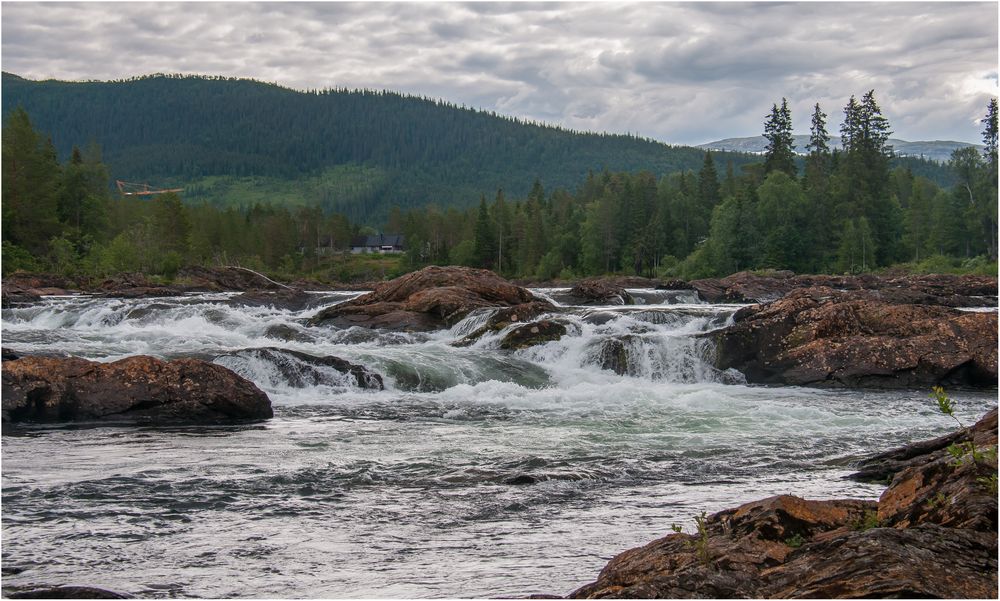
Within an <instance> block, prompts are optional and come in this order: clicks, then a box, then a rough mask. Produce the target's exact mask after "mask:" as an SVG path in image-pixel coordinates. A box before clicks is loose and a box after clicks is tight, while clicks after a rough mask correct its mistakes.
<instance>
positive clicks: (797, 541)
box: [785, 533, 805, 549]
mask: <svg viewBox="0 0 1000 601" xmlns="http://www.w3.org/2000/svg"><path fill="white" fill-rule="evenodd" d="M804 542H805V539H803V538H802V535H801V534H799V533H795V535H793V536H790V537H788V538H786V539H785V544H786V545H788V546H789V547H791V548H793V549H798V548H799V547H801V546H802V543H804Z"/></svg>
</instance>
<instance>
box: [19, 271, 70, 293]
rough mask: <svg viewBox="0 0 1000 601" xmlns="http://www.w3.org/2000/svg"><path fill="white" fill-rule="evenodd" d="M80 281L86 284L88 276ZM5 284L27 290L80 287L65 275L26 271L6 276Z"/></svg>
mask: <svg viewBox="0 0 1000 601" xmlns="http://www.w3.org/2000/svg"><path fill="white" fill-rule="evenodd" d="M80 283H83V284H86V283H87V282H86V278H84V281H83V282H80ZM3 286H4V288H6V287H7V286H11V287H13V288H22V289H25V290H40V289H43V288H52V289H60V290H76V289H77V288H79V285H78V282H76V281H74V280H71V279H70V278H67V277H65V276H61V275H56V274H54V273H29V272H26V271H18V272H14V273H12V274H10V275H8V276H6V277H5V278H4V279H3Z"/></svg>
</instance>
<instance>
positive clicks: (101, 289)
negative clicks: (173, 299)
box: [92, 273, 185, 298]
mask: <svg viewBox="0 0 1000 601" xmlns="http://www.w3.org/2000/svg"><path fill="white" fill-rule="evenodd" d="M92 291H93V292H94V293H95V294H97V295H100V296H105V297H108V298H148V297H154V296H181V295H182V294H184V292H185V290H184V289H182V288H180V287H178V286H161V285H159V284H156V283H154V282H151V281H150V280H149V278H147V277H146V276H145V275H144V274H141V273H119V274H117V275H114V276H111V277H109V278H105V279H104V280H101V281H100V282H99V283H98V284H97V285H96V286H94V287H93V288H92Z"/></svg>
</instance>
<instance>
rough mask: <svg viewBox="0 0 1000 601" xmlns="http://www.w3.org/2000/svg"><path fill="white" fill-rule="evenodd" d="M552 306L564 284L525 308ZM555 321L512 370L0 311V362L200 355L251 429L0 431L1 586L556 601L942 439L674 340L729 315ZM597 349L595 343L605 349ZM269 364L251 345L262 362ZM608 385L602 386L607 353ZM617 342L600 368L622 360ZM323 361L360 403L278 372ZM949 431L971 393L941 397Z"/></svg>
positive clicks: (47, 304) (201, 328) (201, 322)
mask: <svg viewBox="0 0 1000 601" xmlns="http://www.w3.org/2000/svg"><path fill="white" fill-rule="evenodd" d="M535 292H536V293H537V294H539V295H543V296H546V297H548V298H550V299H552V300H553V301H555V302H556V303H566V302H567V297H566V291H565V290H560V289H542V290H536V291H535ZM631 292H632V294H633V296H635V297H636V298H638V299H640V301H641V302H643V303H644V304H642V305H637V306H627V307H620V306H617V307H616V306H609V307H569V308H568V310H567V313H566V314H565V315H561V316H560V317H559V318H560V319H562V320H564V322H565V323H566V325H567V329H568V332H569V333H568V335H567V336H564V337H563V338H562V339H561V340H558V341H555V342H549V343H547V344H544V345H541V346H537V347H534V348H530V349H525V350H521V351H515V352H508V351H502V350H500V349H499V346H498V344H499V337H498V336H497V335H491V336H487V337H485V338H483V339H480V340H479V341H478V342H476V343H474V344H473V345H471V346H469V347H465V348H458V347H455V346H453V345H452V344H451V343H452V342H454V341H456V340H458V339H460V338H462V337H463V336H464V335H465V334H467V333H468V332H470V331H472V330H474V329H475V327H476V325H477V324H479V323H482V320H483V319H484V317H485V316H484V314H482V313H479V314H473V315H471V316H469V317H468V318H467V319H466V320H465V321H463V322H462V323H459V324H457V325H456V326H455V327H453V328H452V329H451V330H447V331H442V332H435V333H431V334H403V333H384V332H383V333H379V332H372V331H368V330H363V329H360V328H350V329H336V328H333V327H325V326H320V327H309V326H306V325H305V319H306V318H308V317H309V316H311V315H312V314H314V313H315V312H316V310H317V309H318V308H319V307H322V306H325V305H329V304H331V303H335V302H340V301H343V300H346V299H349V298H353V297H354V296H356V294H357V293H331V292H323V293H315V294H314V301H313V302H311V303H310V306H309V307H307V308H305V309H303V310H299V311H291V310H284V309H275V308H271V307H246V306H240V305H239V304H238V303H235V302H234V301H233V298H234V295H232V294H198V295H189V296H185V297H172V298H155V299H137V300H118V299H106V298H94V297H88V296H67V297H48V298H46V299H45V300H44V301H43V302H42V303H40V304H37V305H33V306H30V307H20V308H12V309H4V310H3V321H2V326H3V330H2V334H3V345H4V347H5V348H9V349H12V350H14V351H19V352H23V353H47V354H68V355H74V356H81V357H86V358H90V359H96V360H100V361H111V360H115V359H119V358H122V357H126V356H130V355H136V354H149V355H154V356H158V357H163V358H176V357H197V358H202V359H208V360H212V361H215V362H216V363H219V364H221V365H224V366H226V367H229V368H230V369H233V370H234V371H236V372H237V373H239V374H241V375H243V376H245V377H247V378H249V379H251V380H253V381H254V382H255V383H256V384H257V385H258V386H260V387H261V388H262V389H263V390H264V391H265V392H267V394H268V396H269V397H270V398H271V400H272V402H273V403H274V407H275V417H274V418H273V419H271V420H269V421H266V422H260V423H256V424H244V425H227V426H201V427H192V426H176V427H152V426H141V425H134V424H133V425H120V424H119V425H109V424H102V423H84V424H54V425H19V426H13V427H8V426H5V430H4V436H3V441H2V444H3V449H2V453H3V456H2V459H3V480H2V482H3V496H2V501H3V507H2V509H3V517H2V527H3V543H2V557H3V572H4V578H3V580H4V585H5V586H21V585H29V584H71V583H76V584H87V585H92V586H102V587H105V588H110V589H113V590H118V591H122V592H127V593H131V594H134V595H138V596H144V597H280V598H289V597H300V598H316V597H325V598H329V597H337V598H350V597H367V598H371V597H395V598H399V597H406V598H414V597H505V596H525V595H528V594H532V593H555V594H566V593H568V592H569V591H571V590H572V589H574V588H575V587H577V586H580V585H582V584H585V583H587V582H590V581H592V580H593V579H594V578H595V577H596V575H597V573H598V572H599V571H600V569H601V568H602V567H603V566H604V564H605V563H606V562H607V560H608V559H610V558H611V557H612V556H613V555H615V554H617V553H619V552H621V551H623V550H625V549H628V548H631V547H635V546H638V545H642V544H645V543H647V542H649V541H651V540H653V539H655V538H658V537H661V536H664V535H666V534H669V533H670V532H671V525H672V524H678V525H680V526H682V527H683V528H684V530H685V531H687V532H691V531H693V530H694V519H693V518H694V516H696V515H698V514H700V513H701V512H702V511H707V512H709V513H712V512H714V511H718V510H720V509H724V508H728V507H732V506H734V505H737V504H739V503H742V502H746V501H750V500H753V499H758V498H762V497H766V496H770V495H774V494H782V493H792V494H796V495H799V496H803V497H809V498H814V499H829V498H859V499H875V498H877V497H878V495H879V494H880V493H881V491H882V490H883V488H884V487H882V486H879V485H872V484H862V483H857V482H853V481H850V480H847V479H845V478H844V476H846V475H847V474H849V473H851V471H852V470H851V463H852V462H853V461H856V460H857V459H858V458H860V457H862V456H864V455H868V454H871V453H873V452H878V451H881V450H885V449H887V448H890V447H894V446H898V445H900V444H903V443H906V442H909V441H914V440H919V439H923V438H928V437H931V436H936V435H939V434H943V433H945V432H948V431H950V430H951V429H952V427H953V423H951V422H950V421H949V420H948V419H947V418H945V417H944V416H941V415H940V414H938V413H936V408H935V406H934V404H933V402H932V401H931V400H930V399H929V398H928V392H929V391H923V390H918V391H871V390H818V389H807V388H796V387H763V386H748V385H746V384H745V381H744V380H743V378H742V376H741V375H740V374H739V373H736V372H719V371H718V370H716V369H714V368H713V367H712V366H711V358H712V353H713V348H712V346H711V343H710V342H709V341H708V340H706V339H704V338H701V337H699V336H698V334H700V333H703V332H706V331H710V330H712V329H716V328H719V327H723V326H725V324H726V323H727V322H728V321H729V320H730V319H731V316H732V314H733V313H734V312H735V310H736V309H738V308H739V306H738V305H712V304H705V303H701V302H698V301H697V298H696V297H695V296H693V294H692V293H691V292H686V291H655V290H632V291H631ZM609 341H617V342H616V343H615V344H617V347H612V346H609V344H610V343H609ZM264 348H266V349H269V350H261V349H264ZM611 348H617V349H619V351H618V352H619V353H620V352H624V353H625V355H626V356H627V366H626V368H625V369H622V370H620V371H623V372H624V373H623V374H622V375H619V374H617V373H615V372H614V371H610V370H607V369H602V367H601V366H602V365H604V366H607V365H608V363H607V357H608V353H609V352H611V351H610V350H609V349H611ZM622 349H623V351H622ZM283 350H294V351H299V352H304V353H309V354H312V355H318V356H325V355H335V356H338V357H341V358H344V359H347V360H349V361H351V362H353V363H357V364H361V365H364V366H365V367H367V368H369V369H371V370H373V371H375V372H378V373H379V374H381V375H382V376H383V377H384V381H385V390H382V391H373V390H365V389H361V388H358V387H357V386H356V385H355V383H354V382H353V381H351V380H350V379H349V378H345V377H344V376H343V375H342V374H340V373H339V372H336V371H334V370H332V369H326V368H323V367H322V366H315V365H310V364H305V363H302V362H301V361H300V360H299V359H298V358H297V357H296V356H294V355H291V354H288V353H284V352H282V351H283ZM952 396H953V397H954V398H955V399H956V400H957V403H958V409H959V411H958V413H959V417H960V418H961V419H962V420H963V421H965V422H966V423H972V422H974V421H975V419H976V418H978V417H979V416H980V415H981V414H982V413H983V412H985V411H986V410H987V409H988V408H990V407H992V406H993V405H994V404H995V398H996V395H995V392H992V393H987V392H965V391H953V394H952Z"/></svg>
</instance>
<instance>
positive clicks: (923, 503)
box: [570, 410, 997, 599]
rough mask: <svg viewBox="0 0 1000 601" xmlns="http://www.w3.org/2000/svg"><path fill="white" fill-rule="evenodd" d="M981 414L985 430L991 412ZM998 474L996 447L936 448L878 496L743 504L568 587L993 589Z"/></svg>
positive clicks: (675, 592)
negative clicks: (980, 455) (973, 453)
mask: <svg viewBox="0 0 1000 601" xmlns="http://www.w3.org/2000/svg"><path fill="white" fill-rule="evenodd" d="M991 419H992V423H993V424H994V428H995V423H996V421H995V420H996V413H995V410H994V412H993V413H992V418H991ZM989 423H990V421H989V418H987V419H984V420H983V421H981V422H980V424H977V426H976V429H974V430H976V431H983V432H985V431H986V430H987V429H988V427H989ZM993 440H994V445H993V447H992V448H993V449H995V440H996V438H995V432H994V435H993ZM935 444H936V443H935ZM932 446H933V445H932ZM986 447H988V445H985V446H984V448H983V449H982V450H983V451H984V452H985V451H987V450H988V448H986ZM984 454H985V455H989V453H984ZM996 473H997V468H996V456H995V454H993V455H992V458H987V459H985V460H980V461H971V460H970V461H967V462H965V463H964V464H962V465H955V463H954V462H953V461H951V462H949V461H948V458H945V457H941V458H939V459H935V460H933V461H931V462H930V463H925V464H922V465H916V466H913V467H909V468H907V469H904V470H903V471H901V472H899V473H898V474H896V476H895V477H894V478H893V481H892V483H891V484H890V486H889V488H888V489H886V491H885V492H884V493H883V494H882V497H881V498H880V499H879V502H878V503H877V504H876V503H873V502H869V501H852V500H841V501H808V500H805V499H800V498H798V497H793V496H788V495H782V496H778V497H771V498H768V499H763V500H761V501H754V502H752V503H747V504H745V505H742V506H740V507H737V508H735V509H729V510H725V511H721V512H719V513H716V514H714V515H712V516H708V517H706V518H704V519H703V520H701V523H700V524H698V525H697V529H696V530H697V531H696V533H694V534H684V533H675V534H670V535H668V536H666V537H664V538H661V539H659V540H656V541H653V542H651V543H649V544H647V545H645V546H644V547H639V548H636V549H631V550H628V551H625V552H624V553H621V554H620V555H618V556H616V557H615V558H613V559H612V560H611V561H610V562H609V563H608V565H607V566H606V567H605V568H604V569H603V570H601V573H600V574H599V576H598V579H597V580H596V581H595V582H593V583H591V584H588V585H585V586H583V587H581V588H579V589H577V590H576V591H574V592H573V593H571V595H570V596H571V597H573V598H720V599H728V598H775V599H784V598H929V597H933V598H995V597H996V591H997V519H996V516H997V499H996V489H995V488H992V489H991V488H990V485H989V476H992V477H993V478H994V480H993V482H994V484H993V486H994V487H995V477H996Z"/></svg>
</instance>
